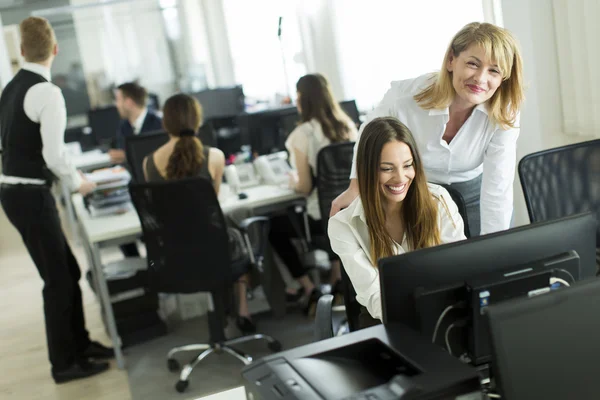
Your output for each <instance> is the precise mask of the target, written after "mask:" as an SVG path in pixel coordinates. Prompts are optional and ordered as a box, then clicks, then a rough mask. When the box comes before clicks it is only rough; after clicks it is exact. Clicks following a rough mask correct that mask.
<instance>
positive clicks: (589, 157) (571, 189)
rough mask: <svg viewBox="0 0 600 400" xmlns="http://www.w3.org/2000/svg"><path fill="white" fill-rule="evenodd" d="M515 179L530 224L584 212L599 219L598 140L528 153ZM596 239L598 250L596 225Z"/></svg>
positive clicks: (599, 233)
mask: <svg viewBox="0 0 600 400" xmlns="http://www.w3.org/2000/svg"><path fill="white" fill-rule="evenodd" d="M519 178H520V179H521V187H522V188H523V194H524V195H525V204H526V205H527V212H528V213H529V219H530V220H531V222H538V221H546V220H551V219H555V218H559V217H564V216H568V215H573V214H577V213H581V212H585V211H592V212H594V213H595V214H596V219H597V220H600V139H598V140H591V141H587V142H582V143H577V144H574V145H569V146H563V147H557V148H554V149H549V150H544V151H540V152H537V153H533V154H529V155H527V156H525V157H523V159H521V161H520V162H519ZM596 240H597V245H598V247H600V225H598V232H597V235H596Z"/></svg>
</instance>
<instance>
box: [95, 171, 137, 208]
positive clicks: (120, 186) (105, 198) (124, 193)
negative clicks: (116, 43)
mask: <svg viewBox="0 0 600 400" xmlns="http://www.w3.org/2000/svg"><path fill="white" fill-rule="evenodd" d="M86 178H87V179H88V180H90V181H91V182H94V183H96V185H97V186H96V189H94V191H93V192H92V193H91V194H90V195H89V197H88V204H89V207H88V208H89V210H90V214H91V215H92V217H99V216H103V215H112V214H122V213H125V212H127V211H129V210H132V209H133V207H132V205H131V197H130V196H129V189H128V188H127V185H129V181H130V180H131V175H130V174H129V172H128V171H127V170H126V169H125V168H123V167H114V168H105V169H100V170H97V171H94V172H92V173H91V174H86Z"/></svg>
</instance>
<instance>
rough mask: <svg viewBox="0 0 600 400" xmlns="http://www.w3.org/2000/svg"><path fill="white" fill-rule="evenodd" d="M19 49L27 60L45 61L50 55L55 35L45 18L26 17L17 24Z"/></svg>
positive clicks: (54, 42)
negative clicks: (19, 37)
mask: <svg viewBox="0 0 600 400" xmlns="http://www.w3.org/2000/svg"><path fill="white" fill-rule="evenodd" d="M19 28H20V31H21V49H22V51H23V57H25V61H27V62H42V61H46V60H47V59H48V58H50V56H51V55H52V51H53V50H54V45H55V44H56V36H55V34H54V29H52V26H51V25H50V22H48V20H47V19H46V18H41V17H28V18H25V19H24V20H23V21H21V24H20V25H19Z"/></svg>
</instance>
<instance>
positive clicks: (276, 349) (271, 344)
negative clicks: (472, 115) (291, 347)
mask: <svg viewBox="0 0 600 400" xmlns="http://www.w3.org/2000/svg"><path fill="white" fill-rule="evenodd" d="M267 346H269V350H271V351H272V352H273V353H277V352H279V351H281V343H279V341H278V340H276V341H274V342H269V343H268V344H267Z"/></svg>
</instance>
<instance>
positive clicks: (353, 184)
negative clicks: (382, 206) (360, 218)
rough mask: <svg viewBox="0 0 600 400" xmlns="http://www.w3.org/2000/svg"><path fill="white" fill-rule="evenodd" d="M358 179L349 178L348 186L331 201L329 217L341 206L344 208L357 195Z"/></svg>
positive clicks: (340, 208)
mask: <svg viewBox="0 0 600 400" xmlns="http://www.w3.org/2000/svg"><path fill="white" fill-rule="evenodd" d="M358 194H359V193H358V180H356V179H351V180H350V186H348V189H346V190H345V191H344V192H343V193H342V194H340V195H339V196H338V197H336V198H335V200H333V201H332V202H331V211H329V217H333V216H334V215H335V214H337V213H338V212H339V211H340V210H342V209H343V208H346V207H348V206H349V205H350V203H352V202H353V201H354V199H356V197H357V196H358Z"/></svg>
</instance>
